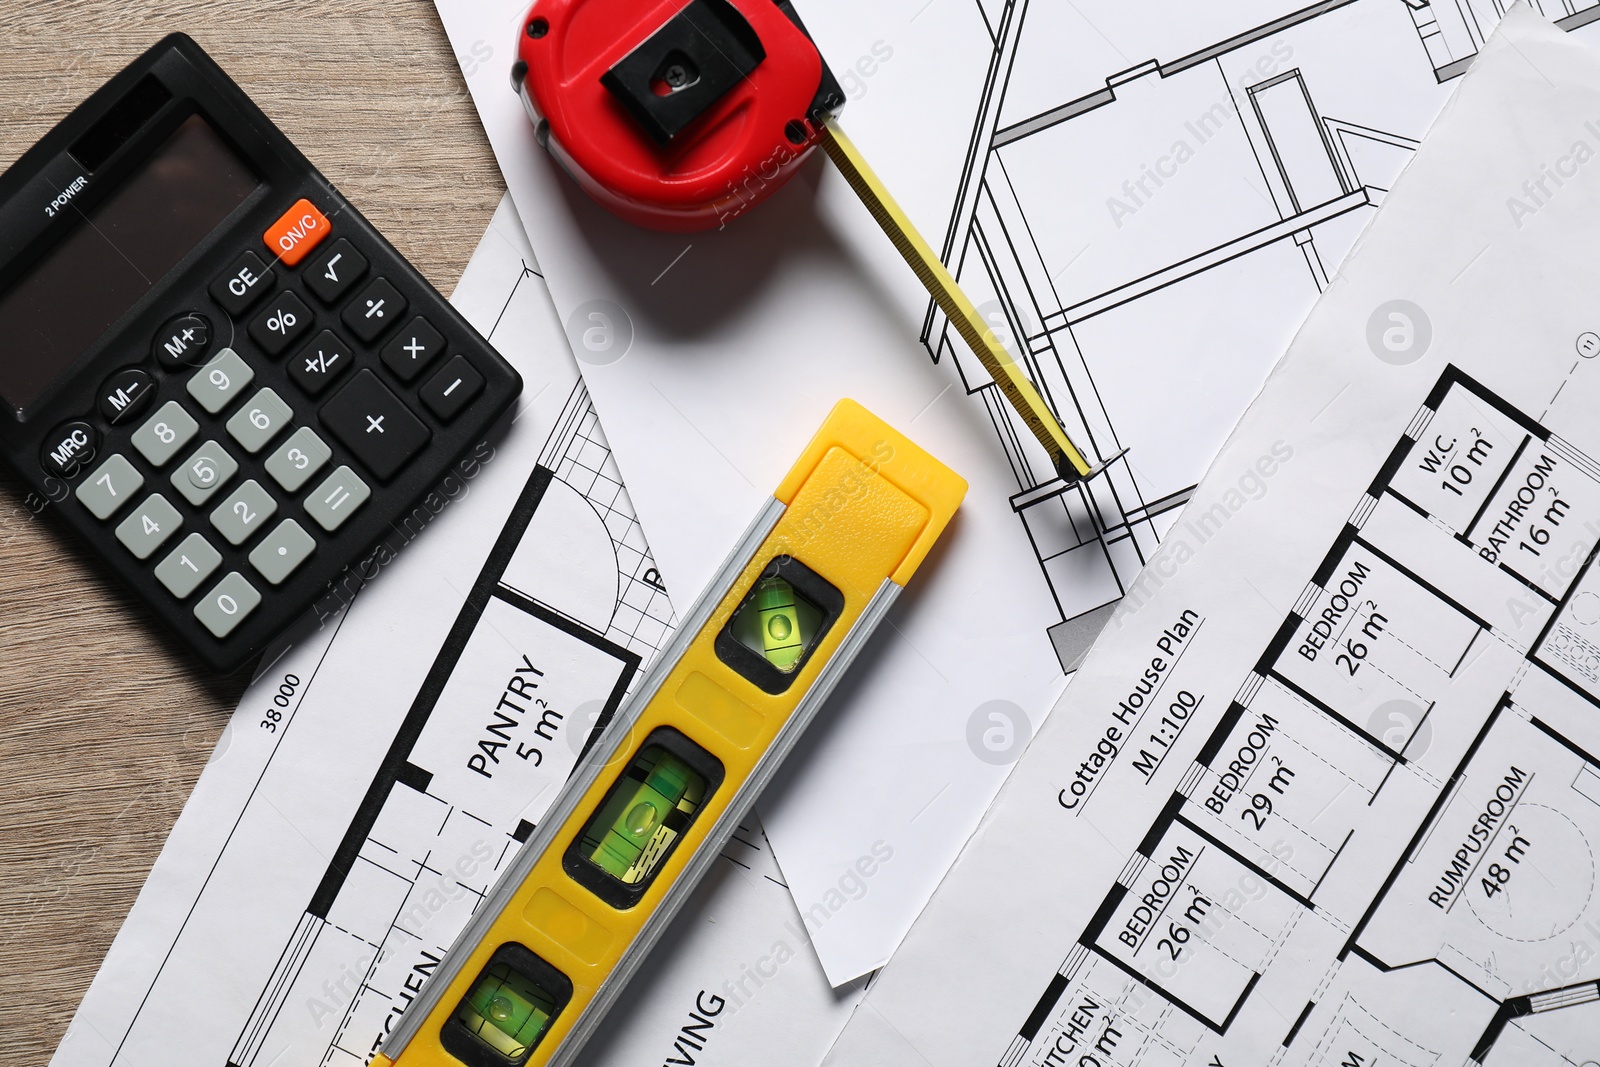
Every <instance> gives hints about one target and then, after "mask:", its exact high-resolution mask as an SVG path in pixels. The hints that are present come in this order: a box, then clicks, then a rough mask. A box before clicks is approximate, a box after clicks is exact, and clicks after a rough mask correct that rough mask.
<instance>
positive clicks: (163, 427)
mask: <svg viewBox="0 0 1600 1067" xmlns="http://www.w3.org/2000/svg"><path fill="white" fill-rule="evenodd" d="M199 432H200V424H199V423H198V422H195V421H194V416H193V415H191V414H189V413H188V412H187V411H185V410H184V409H183V405H182V404H180V403H178V402H177V401H176V400H169V401H167V402H166V403H165V404H162V405H161V406H160V407H159V408H157V409H156V413H155V414H154V415H152V416H150V417H149V418H148V419H146V420H145V423H144V425H143V426H141V427H139V428H138V429H137V430H135V431H133V437H132V438H130V441H131V442H132V444H133V447H134V448H136V449H138V451H139V454H140V455H141V456H143V457H144V458H145V459H146V460H148V461H149V462H150V465H151V466H152V467H165V466H166V465H167V463H168V462H169V461H170V460H171V459H172V457H173V456H175V455H177V454H178V450H179V449H181V448H182V447H183V446H184V445H186V444H188V443H189V442H190V441H192V440H194V435H195V434H197V433H199Z"/></svg>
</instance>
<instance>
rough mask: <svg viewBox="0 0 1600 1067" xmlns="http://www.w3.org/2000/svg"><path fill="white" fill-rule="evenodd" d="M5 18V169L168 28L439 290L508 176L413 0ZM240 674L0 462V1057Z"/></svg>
mask: <svg viewBox="0 0 1600 1067" xmlns="http://www.w3.org/2000/svg"><path fill="white" fill-rule="evenodd" d="M0 26H3V27H4V30H3V31H0V32H3V34H4V47H3V48H0V167H4V166H9V165H10V164H11V163H12V161H14V160H15V159H16V158H17V157H18V156H19V155H21V154H22V152H23V151H24V150H26V149H27V148H28V146H30V145H31V144H32V143H33V142H34V141H35V140H37V139H38V138H39V137H40V136H41V135H43V134H44V133H45V132H46V131H47V130H48V129H49V128H50V127H51V126H52V125H54V124H55V123H56V122H57V121H59V120H60V118H61V117H62V116H63V115H65V114H66V113H67V112H68V111H70V110H71V109H72V108H73V107H74V106H75V105H77V104H78V103H79V102H80V101H81V100H82V99H83V98H84V97H86V96H88V95H89V93H91V92H92V91H93V90H95V89H96V88H98V87H99V86H100V85H101V84H102V83H103V82H104V81H105V80H106V79H107V78H109V77H111V75H113V74H115V73H116V72H117V71H118V70H120V69H121V68H122V67H123V66H125V65H126V64H127V63H128V62H129V61H130V60H132V59H133V58H134V57H135V56H137V55H138V54H139V53H140V52H142V51H143V50H144V49H145V48H147V47H149V46H150V45H151V44H153V43H154V42H155V41H157V40H158V39H160V38H161V37H163V36H164V35H166V34H167V33H170V32H172V31H174V30H182V31H184V32H186V33H188V34H189V35H190V36H192V37H193V38H195V40H197V41H198V42H199V43H200V44H201V46H202V47H204V48H205V49H206V50H207V51H208V52H210V53H211V54H212V56H214V57H215V58H216V60H217V61H218V63H219V64H221V66H222V67H223V69H225V70H226V71H228V73H229V74H230V75H232V76H233V78H234V79H235V80H236V81H237V82H238V83H239V84H240V85H242V86H243V87H244V90H245V92H247V93H249V94H250V95H251V96H252V97H254V98H255V100H256V102H257V104H259V105H260V106H261V109H262V110H263V111H265V112H266V113H267V115H268V116H270V117H271V118H272V120H273V121H274V122H276V123H277V124H278V125H279V126H280V127H281V128H282V129H283V130H284V132H285V133H287V134H288V136H289V138H290V140H292V141H294V142H295V143H296V144H298V145H299V146H300V149H301V150H302V151H303V152H304V153H305V154H306V155H307V156H308V157H309V158H310V159H311V161H312V162H313V163H314V164H315V165H316V166H317V167H318V168H320V169H321V170H322V172H323V173H324V174H326V175H327V176H328V177H329V178H330V179H331V180H332V181H333V183H334V184H335V185H336V186H338V187H339V188H340V189H341V190H342V191H343V192H344V194H345V195H346V196H347V197H349V199H350V200H351V201H352V202H353V203H354V204H356V206H357V207H359V208H360V209H361V211H362V212H363V213H364V214H365V215H366V216H367V217H368V218H369V219H370V220H371V221H372V223H373V224H374V225H375V226H377V227H378V229H379V230H381V231H382V232H383V233H384V234H386V235H387V236H388V237H389V239H390V240H391V241H392V242H394V244H395V246H396V247H397V248H399V249H400V251H401V252H402V253H403V254H404V255H405V256H407V257H408V258H409V259H410V260H411V261H412V262H413V263H415V264H416V265H417V267H418V269H419V270H421V271H422V273H423V274H424V275H426V276H427V278H428V279H429V280H430V281H432V282H433V283H434V284H435V285H436V286H438V287H439V288H440V289H441V290H443V291H444V292H446V293H448V292H450V291H451V289H452V288H454V286H455V283H456V280H457V279H458V278H459V277H460V275H461V271H462V268H463V267H465V265H466V262H467V258H468V257H469V256H470V255H471V254H472V250H473V248H474V247H475V245H476V244H477V240H478V237H479V236H480V235H481V234H482V232H483V229H484V227H485V226H487V225H488V222H489V218H490V216H491V215H492V214H493V212H494V208H495V205H496V204H497V203H498V202H499V200H500V195H501V193H502V192H503V191H504V189H505V186H504V183H503V182H502V180H501V178H500V173H499V171H498V170H497V169H496V167H495V165H494V158H493V156H492V155H491V154H490V151H489V145H488V142H487V140H486V139H485V138H484V135H483V131H482V128H481V127H480V126H479V125H478V118H477V113H476V112H475V111H474V110H473V108H472V101H471V99H470V98H469V97H468V95H467V91H466V87H465V85H464V84H463V82H462V79H461V73H460V70H459V68H458V67H457V65H456V63H455V61H454V58H453V57H452V55H451V51H450V45H449V42H448V41H447V40H446V38H445V35H444V29H443V28H442V27H441V25H440V23H439V18H438V15H437V14H436V13H435V11H434V8H433V5H432V4H430V3H428V2H427V0H384V2H382V3H380V2H378V0H314V2H313V0H304V2H301V3H288V2H278V3H271V2H264V0H228V2H227V3H223V2H220V0H215V2H212V3H198V2H194V0H189V2H172V3H140V2H137V0H136V2H134V3H126V2H123V3H110V2H100V3H77V2H72V0H64V2H56V3H48V4H43V3H38V2H36V0H0ZM486 47H490V48H493V50H494V52H495V53H496V56H495V57H494V58H490V59H488V60H487V61H488V62H494V61H495V60H496V58H498V57H499V56H500V54H501V53H503V52H505V51H508V50H509V46H503V45H501V44H499V43H498V42H487V43H486ZM478 51H479V54H480V55H481V54H482V51H483V49H482V48H480V49H479V50H478ZM505 62H506V63H507V64H508V65H509V63H510V60H509V59H505ZM247 681H248V678H247V677H246V676H245V675H242V674H241V675H239V676H236V677H231V678H217V677H214V676H212V675H210V674H208V673H207V672H206V671H205V670H204V669H203V668H202V667H201V666H200V664H199V663H198V662H197V661H195V660H194V659H192V658H191V657H190V656H189V655H187V654H186V653H185V652H184V651H183V649H182V648H180V647H179V646H178V645H177V644H176V643H175V642H174V641H172V640H171V639H169V638H168V637H167V636H166V635H165V634H164V633H161V632H159V631H157V630H156V629H154V628H153V625H152V623H151V620H149V619H148V618H147V617H146V616H145V613H144V612H143V611H141V610H140V609H139V608H137V607H135V606H134V604H133V603H132V602H131V601H130V599H129V598H128V597H127V596H126V595H125V594H124V593H123V591H122V590H121V589H120V588H119V587H118V586H117V585H116V584H115V583H114V582H113V581H112V579H111V578H110V577H109V575H108V573H107V572H106V571H105V569H104V568H102V567H100V566H99V565H98V564H95V563H91V562H88V561H86V559H85V558H84V557H83V556H82V555H81V554H80V552H79V551H78V549H77V547H76V546H75V545H74V544H73V543H72V542H71V540H70V537H69V535H68V534H66V532H65V531H64V530H62V529H61V528H59V527H58V526H57V524H56V523H55V522H53V521H52V520H51V519H50V517H49V515H48V513H46V514H45V515H44V516H40V517H35V516H34V515H33V514H32V513H31V512H30V511H29V509H28V507H27V506H26V503H25V498H24V491H23V489H22V485H21V483H20V482H19V481H18V480H17V479H16V478H15V477H13V476H12V475H11V474H10V473H9V472H6V471H3V470H0V768H4V769H3V771H0V916H3V917H4V918H3V919H0V1064H5V1065H7V1067H13V1065H15V1067H22V1065H33V1064H42V1063H45V1062H46V1061H47V1060H49V1058H50V1056H51V1055H52V1053H53V1052H54V1051H55V1047H56V1044H57V1042H58V1041H60V1039H61V1035H62V1033H63V1031H65V1029H66V1026H67V1023H68V1022H69V1021H70V1020H71V1018H72V1013H73V1012H74V1011H75V1010H76V1009H77V1006H78V1001H79V1000H80V999H81V998H82V996H83V992H84V990H85V989H86V988H87V987H88V985H89V980H90V979H91V978H93V977H94V973H95V970H96V968H98V967H99V965H100V960H101V958H102V957H103V956H104V955H105V951H106V948H107V947H108V946H109V945H110V944H111V939H112V937H113V936H115V934H116V932H117V928H118V927H119V926H120V925H121V923H122V920H123V918H124V917H125V916H126V915H127V912H128V908H129V907H130V906H131V905H132V904H133V900H134V897H135V896H136V895H137V894H138V892H139V887H140V885H141V884H142V883H143V882H144V879H145V875H146V874H147V873H148V872H149V870H150V866H151V864H152V863H154V861H155V858H156V854H157V852H158V851H160V848H161V845H162V843H163V842H164V841H165V840H166V837H167V832H168V831H169V830H170V829H171V828H172V824H173V821H174V820H175V819H176V818H177V816H178V812H179V810H180V809H181V808H182V807H183V803H184V801H185V800H186V799H187V798H188V796H189V791H190V789H191V788H192V787H193V785H194V782H195V779H196V778H197V777H198V776H199V774H200V770H201V768H202V767H203V766H204V765H205V761H206V757H207V756H208V755H209V754H210V751H211V748H212V745H213V744H214V743H215V741H216V739H217V737H218V735H219V734H220V733H221V731H222V727H223V725H224V723H226V721H227V716H228V714H229V712H230V711H231V710H232V709H233V707H234V705H235V704H236V703H237V702H238V700H239V696H240V694H241V693H242V692H243V691H244V687H245V684H246V682H247ZM177 1036H178V1035H174V1037H175V1038H177Z"/></svg>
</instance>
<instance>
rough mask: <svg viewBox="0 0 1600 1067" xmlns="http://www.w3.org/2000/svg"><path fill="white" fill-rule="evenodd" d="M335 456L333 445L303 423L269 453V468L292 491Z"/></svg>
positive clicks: (270, 472) (274, 476)
mask: <svg viewBox="0 0 1600 1067" xmlns="http://www.w3.org/2000/svg"><path fill="white" fill-rule="evenodd" d="M332 458H333V449H331V448H329V447H328V446H327V445H326V444H325V443H324V442H323V440H322V438H320V437H318V436H317V432H316V431H315V430H313V429H312V428H311V427H309V426H302V427H300V428H299V429H298V430H296V431H295V432H294V433H292V434H290V435H289V439H288V440H287V441H285V442H284V443H283V444H281V445H279V446H278V450H277V451H276V452H274V453H272V455H270V456H268V457H267V462H266V468H267V473H268V474H270V475H272V480H273V481H275V482H277V483H278V484H279V485H281V486H283V488H284V491H285V492H289V493H293V492H297V491H299V489H300V487H301V486H302V485H305V484H306V482H308V481H310V480H311V476H312V475H313V474H315V473H317V472H318V471H319V470H321V469H322V465H323V464H324V463H326V462H328V460H330V459H332Z"/></svg>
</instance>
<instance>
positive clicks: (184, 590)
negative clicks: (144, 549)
mask: <svg viewBox="0 0 1600 1067" xmlns="http://www.w3.org/2000/svg"><path fill="white" fill-rule="evenodd" d="M221 562H222V553H221V552H218V551H217V550H216V549H214V548H212V547H211V542H210V541H207V540H206V539H205V538H204V537H201V536H200V535H199V534H197V533H192V534H190V535H189V536H188V537H185V538H184V539H183V540H182V541H180V542H178V547H177V548H175V549H173V550H172V551H171V552H169V553H167V558H166V559H164V560H162V561H161V562H160V563H157V564H156V581H158V582H160V583H161V584H162V585H164V586H166V587H167V592H169V593H171V594H172V595H173V596H175V597H177V598H178V599H179V600H182V599H183V598H184V597H186V596H188V595H189V594H190V593H192V592H194V591H195V590H196V589H198V588H199V587H200V583H201V582H203V581H205V580H206V579H207V578H209V577H211V572H212V571H214V570H216V569H217V565H218V564H220V563H221Z"/></svg>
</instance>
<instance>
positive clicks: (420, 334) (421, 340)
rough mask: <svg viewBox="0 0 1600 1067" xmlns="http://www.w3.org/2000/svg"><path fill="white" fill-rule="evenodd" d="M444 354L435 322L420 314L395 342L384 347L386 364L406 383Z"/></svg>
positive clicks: (396, 336) (442, 343) (396, 337)
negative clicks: (433, 323) (441, 353)
mask: <svg viewBox="0 0 1600 1067" xmlns="http://www.w3.org/2000/svg"><path fill="white" fill-rule="evenodd" d="M443 351H444V338H443V337H441V336H440V335H439V331H438V330H435V329H434V328H433V325H432V323H430V322H429V321H428V320H427V319H425V318H423V317H422V316H421V315H418V316H417V317H416V318H414V319H412V320H411V322H410V323H409V324H408V325H407V326H406V328H405V329H403V330H401V331H400V332H399V333H398V334H397V335H395V339H394V340H393V341H390V342H389V343H388V344H387V345H384V346H383V353H382V355H383V362H384V365H385V366H387V367H388V368H389V369H390V370H392V371H394V372H395V374H397V375H398V376H399V377H400V380H401V381H403V382H409V381H410V380H411V379H413V378H415V377H416V376H417V375H418V374H421V373H422V369H423V368H424V367H426V366H427V365H428V364H430V363H432V362H433V361H434V359H436V358H437V357H438V355H439V353H440V352H443Z"/></svg>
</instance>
